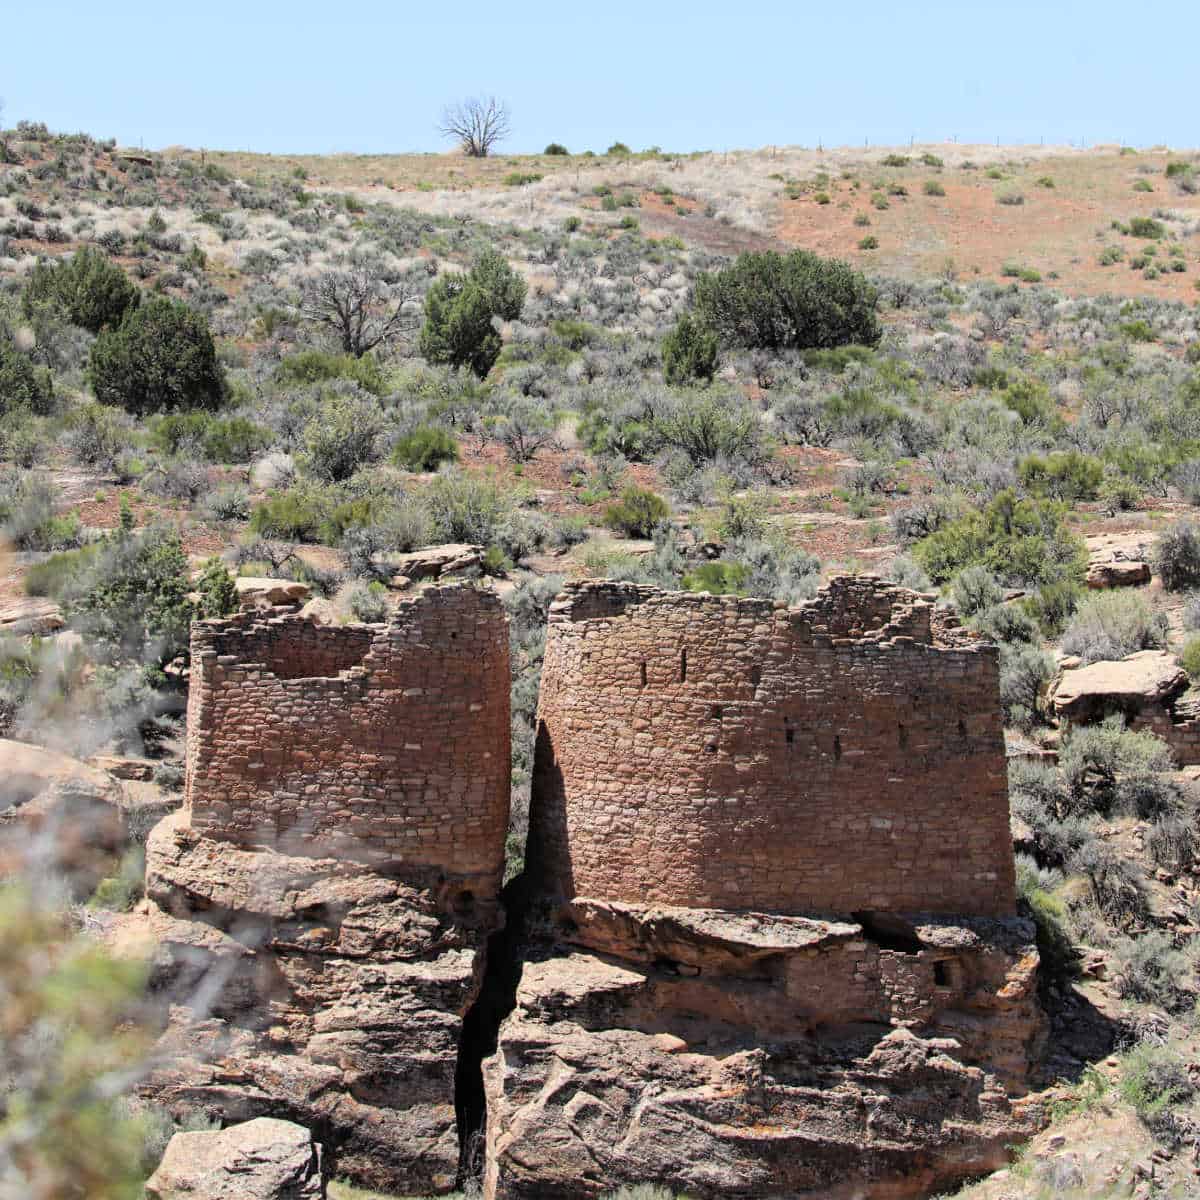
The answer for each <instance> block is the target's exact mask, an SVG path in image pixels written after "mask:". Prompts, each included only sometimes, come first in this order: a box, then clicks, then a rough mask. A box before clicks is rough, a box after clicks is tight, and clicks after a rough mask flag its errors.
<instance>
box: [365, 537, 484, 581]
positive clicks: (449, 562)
mask: <svg viewBox="0 0 1200 1200" xmlns="http://www.w3.org/2000/svg"><path fill="white" fill-rule="evenodd" d="M381 561H382V563H383V564H384V565H386V566H387V567H388V568H389V569H390V570H391V571H392V574H393V576H396V577H399V576H403V577H404V579H405V581H406V582H404V583H402V584H396V585H395V586H398V587H407V586H408V584H409V583H412V582H415V581H419V580H422V579H444V578H445V577H446V576H448V575H454V574H456V573H458V572H460V571H466V570H470V569H471V568H473V567H478V566H479V565H480V563H481V562H482V561H483V547H482V546H475V545H472V544H471V543H469V542H447V543H445V544H444V545H441V546H425V547H424V548H423V549H421V550H413V551H410V552H409V553H407V554H388V555H386V556H384V558H383V559H382V560H381Z"/></svg>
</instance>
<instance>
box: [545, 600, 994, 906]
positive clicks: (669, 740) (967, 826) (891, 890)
mask: <svg viewBox="0 0 1200 1200" xmlns="http://www.w3.org/2000/svg"><path fill="white" fill-rule="evenodd" d="M932 614H933V606H932V604H930V603H929V602H928V601H927V600H925V599H923V598H922V597H920V596H918V595H917V594H916V593H913V592H909V591H907V590H905V589H902V588H895V587H890V586H887V585H883V584H881V583H879V582H878V581H877V580H874V579H871V578H869V577H868V578H857V579H851V578H843V579H838V580H834V581H833V582H832V584H831V585H830V587H829V588H828V589H826V590H825V591H823V592H822V593H821V594H820V595H819V596H818V597H817V598H816V599H815V600H814V601H813V602H812V603H810V604H808V605H806V606H804V607H801V608H795V609H787V608H785V607H783V606H780V605H774V604H772V603H770V602H765V601H759V600H744V599H739V598H736V597H711V596H707V595H692V594H672V593H663V592H659V591H656V590H655V589H652V588H644V587H638V586H635V585H629V584H615V583H608V582H602V583H585V584H576V585H569V586H568V587H567V589H566V591H565V592H564V594H563V596H562V597H560V599H559V600H558V601H557V602H556V603H555V605H554V606H553V608H552V610H551V617H550V626H549V630H548V635H547V640H546V655H545V664H544V667H543V672H542V691H541V697H540V702H539V709H538V743H537V754H536V762H535V775H534V801H533V806H532V812H531V831H530V845H529V854H528V861H529V864H530V868H531V870H532V871H533V872H534V874H535V877H538V878H540V880H541V883H542V885H543V886H544V887H545V888H546V889H547V890H548V891H550V892H552V893H555V894H558V895H560V896H562V897H564V898H572V897H575V896H591V897H602V898H606V899H612V900H621V901H625V902H630V903H649V904H654V903H659V904H677V905H688V906H694V907H712V908H726V909H763V910H768V911H781V912H793V913H799V912H812V913H852V912H858V911H863V910H871V911H892V912H910V913H915V912H931V913H935V912H937V913H960V914H976V915H980V916H1003V915H1007V914H1011V913H1012V912H1014V911H1015V894H1014V880H1013V861H1012V845H1011V841H1010V835H1009V810H1008V793H1007V780H1006V773H1005V760H1004V741H1003V722H1002V716H1001V709H1000V698H999V680H998V674H999V672H998V662H997V652H996V650H995V649H994V648H992V647H989V646H985V645H982V644H979V643H974V642H970V641H968V640H965V639H959V640H958V641H954V640H953V639H951V638H949V637H947V636H943V635H941V634H935V633H934V632H933V631H932V630H931V616H932Z"/></svg>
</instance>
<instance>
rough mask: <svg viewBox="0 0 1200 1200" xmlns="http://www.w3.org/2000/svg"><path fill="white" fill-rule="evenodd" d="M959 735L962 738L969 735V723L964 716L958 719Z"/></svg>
mask: <svg viewBox="0 0 1200 1200" xmlns="http://www.w3.org/2000/svg"><path fill="white" fill-rule="evenodd" d="M958 736H959V737H960V738H965V737H966V736H967V723H966V721H964V720H963V719H962V717H959V719H958Z"/></svg>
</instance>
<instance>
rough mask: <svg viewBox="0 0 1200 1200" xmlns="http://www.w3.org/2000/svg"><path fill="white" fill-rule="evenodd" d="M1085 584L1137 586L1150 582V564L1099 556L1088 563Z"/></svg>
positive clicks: (1111, 586) (1106, 586)
mask: <svg viewBox="0 0 1200 1200" xmlns="http://www.w3.org/2000/svg"><path fill="white" fill-rule="evenodd" d="M1086 582H1087V585H1088V587H1090V588H1093V589H1096V590H1102V589H1104V588H1119V587H1138V586H1140V585H1141V584H1143V583H1149V582H1150V564H1149V563H1146V562H1139V561H1136V560H1130V559H1117V558H1099V559H1092V560H1091V561H1090V562H1089V563H1088V570H1087V581H1086Z"/></svg>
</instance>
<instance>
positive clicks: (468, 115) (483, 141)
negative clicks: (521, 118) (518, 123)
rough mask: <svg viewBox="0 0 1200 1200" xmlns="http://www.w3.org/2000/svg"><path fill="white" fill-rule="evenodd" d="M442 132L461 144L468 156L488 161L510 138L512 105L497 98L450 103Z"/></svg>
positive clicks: (445, 111)
mask: <svg viewBox="0 0 1200 1200" xmlns="http://www.w3.org/2000/svg"><path fill="white" fill-rule="evenodd" d="M438 130H439V132H440V133H441V134H442V136H443V137H448V138H452V139H453V140H454V141H456V142H458V144H459V145H460V146H461V147H462V151H463V153H464V154H466V155H468V156H470V157H471V158H487V156H488V154H489V153H490V152H491V149H492V147H493V146H494V145H495V144H496V143H497V142H499V141H503V139H504V138H506V137H508V135H509V132H510V126H509V119H508V105H507V104H505V103H504V101H502V100H497V99H496V97H495V96H488V97H486V98H481V97H477V96H476V97H472V98H471V99H470V100H462V101H460V102H459V103H458V104H447V105H446V107H445V108H444V109H443V110H442V121H441V124H440V125H439V126H438Z"/></svg>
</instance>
